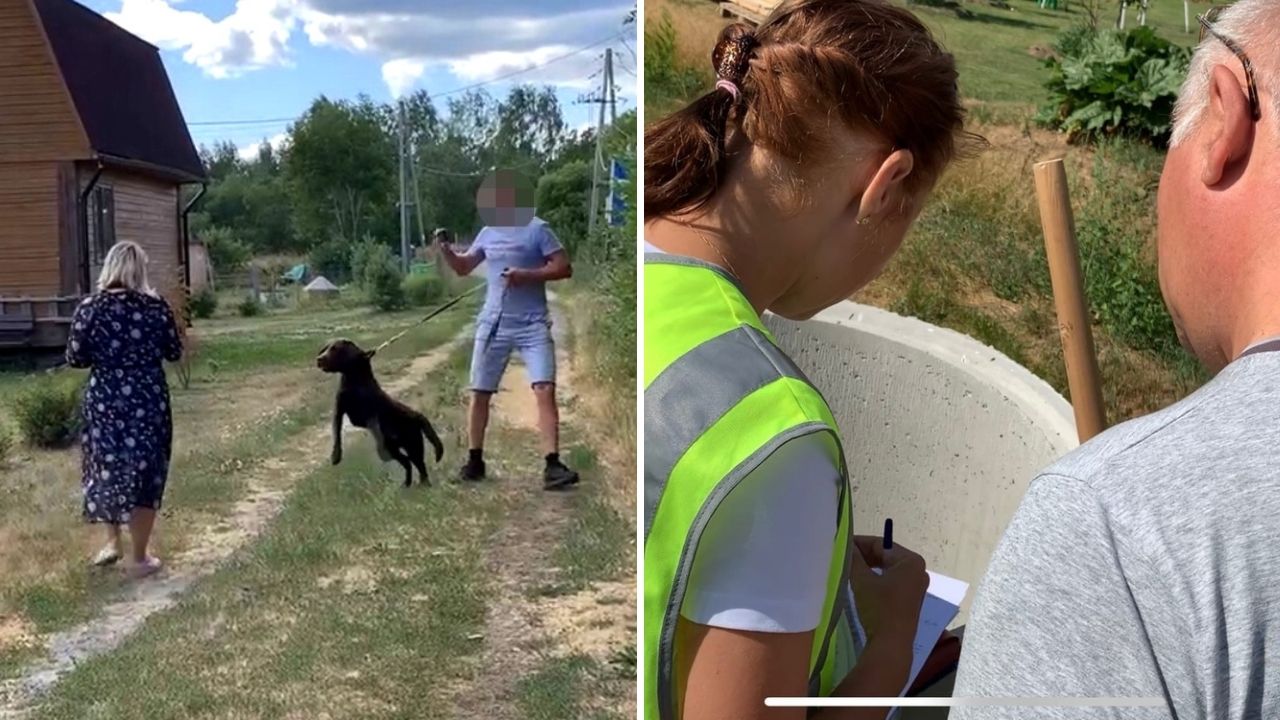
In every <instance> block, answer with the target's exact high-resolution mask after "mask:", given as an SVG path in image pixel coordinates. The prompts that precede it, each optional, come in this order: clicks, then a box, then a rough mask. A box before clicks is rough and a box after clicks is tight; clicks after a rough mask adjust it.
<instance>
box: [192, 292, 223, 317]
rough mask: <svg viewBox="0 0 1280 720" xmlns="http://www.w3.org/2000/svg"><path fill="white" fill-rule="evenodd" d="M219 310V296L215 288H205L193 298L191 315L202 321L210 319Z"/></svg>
mask: <svg viewBox="0 0 1280 720" xmlns="http://www.w3.org/2000/svg"><path fill="white" fill-rule="evenodd" d="M217 310H218V295H217V294H216V293H215V292H214V291H213V288H211V287H209V286H207V285H206V286H205V288H204V289H203V290H201V291H200V292H198V293H196V294H195V295H193V296H192V297H191V314H192V315H194V316H196V317H197V318H200V319H202V320H203V319H208V318H211V317H213V314H214V313H215V312H217Z"/></svg>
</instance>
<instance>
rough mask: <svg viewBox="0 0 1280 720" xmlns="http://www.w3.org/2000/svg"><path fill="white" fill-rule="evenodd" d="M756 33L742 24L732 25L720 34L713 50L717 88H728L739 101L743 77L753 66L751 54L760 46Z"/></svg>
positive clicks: (712, 57) (712, 61) (712, 59)
mask: <svg viewBox="0 0 1280 720" xmlns="http://www.w3.org/2000/svg"><path fill="white" fill-rule="evenodd" d="M759 44H760V43H759V42H757V41H756V37H755V35H753V34H752V33H751V32H750V31H748V30H745V29H744V27H743V26H740V25H730V26H729V27H727V28H725V29H724V31H723V32H722V33H721V35H720V41H719V42H717V43H716V46H715V48H714V49H713V50H712V51H711V64H712V66H713V67H715V70H716V88H717V89H723V90H727V91H728V92H729V94H730V95H732V96H733V100H734V102H737V101H738V97H739V95H740V94H741V90H740V86H741V84H742V79H743V78H744V77H746V75H747V70H748V68H750V66H751V55H752V53H753V52H754V51H755V49H756V48H757V47H758V46H759Z"/></svg>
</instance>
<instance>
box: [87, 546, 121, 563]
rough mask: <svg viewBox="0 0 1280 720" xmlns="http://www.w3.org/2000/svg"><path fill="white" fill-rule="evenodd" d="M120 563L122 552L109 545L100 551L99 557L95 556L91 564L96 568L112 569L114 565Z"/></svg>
mask: <svg viewBox="0 0 1280 720" xmlns="http://www.w3.org/2000/svg"><path fill="white" fill-rule="evenodd" d="M118 562H120V550H119V549H117V548H114V547H112V546H110V545H107V546H105V547H103V548H102V549H101V550H99V551H98V554H97V555H94V556H93V560H92V561H91V564H92V565H93V566H94V567H100V568H103V567H111V566H112V565H115V564H116V563H118Z"/></svg>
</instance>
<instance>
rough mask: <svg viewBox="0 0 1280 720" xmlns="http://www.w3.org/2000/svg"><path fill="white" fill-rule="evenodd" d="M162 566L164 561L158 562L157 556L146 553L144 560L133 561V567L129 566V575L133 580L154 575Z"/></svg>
mask: <svg viewBox="0 0 1280 720" xmlns="http://www.w3.org/2000/svg"><path fill="white" fill-rule="evenodd" d="M163 567H164V563H162V562H160V559H159V558H155V557H152V556H150V555H148V556H147V559H146V560H143V561H142V562H140V563H134V565H133V567H131V568H129V577H131V578H133V579H134V580H141V579H142V578H144V577H147V576H149V575H155V574H156V573H158V572H160V569H161V568H163Z"/></svg>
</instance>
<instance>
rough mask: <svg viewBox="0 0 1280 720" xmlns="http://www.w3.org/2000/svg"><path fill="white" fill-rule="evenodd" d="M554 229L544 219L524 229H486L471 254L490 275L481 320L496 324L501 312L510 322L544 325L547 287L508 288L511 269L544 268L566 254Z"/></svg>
mask: <svg viewBox="0 0 1280 720" xmlns="http://www.w3.org/2000/svg"><path fill="white" fill-rule="evenodd" d="M563 249H564V247H563V246H562V245H561V244H560V240H559V239H558V238H556V235H555V233H554V232H552V231H551V228H550V226H548V225H547V223H546V222H544V221H543V220H542V219H540V218H536V217H535V218H534V219H533V220H532V221H531V222H530V223H529V224H528V225H522V226H520V227H485V228H484V229H483V230H481V231H480V233H479V234H478V235H476V239H475V241H474V242H472V243H471V247H470V248H468V250H467V255H469V256H475V255H479V256H480V258H481V259H483V260H484V264H485V269H486V271H487V272H488V281H489V282H488V287H487V288H486V290H485V297H484V306H483V307H481V309H480V319H481V320H492V319H494V318H496V317H497V316H498V312H499V311H501V312H502V315H503V317H504V318H506V320H507V321H523V322H540V321H542V320H545V319H546V317H547V284H546V283H544V282H531V283H526V284H524V285H517V286H514V287H510V288H508V287H507V281H506V279H505V278H503V277H502V272H503V271H504V270H506V269H507V268H522V269H533V268H539V267H542V266H543V265H544V264H545V263H546V261H547V258H548V257H550V256H551V255H553V254H555V253H557V252H559V251H561V250H563Z"/></svg>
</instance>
